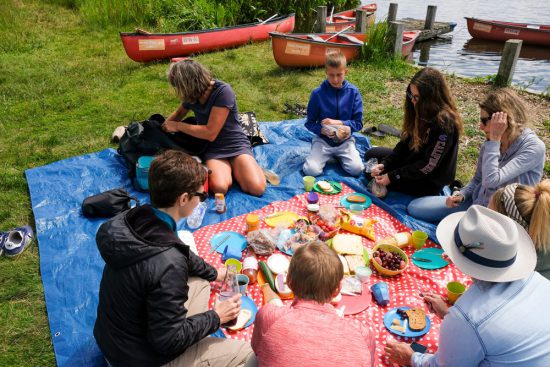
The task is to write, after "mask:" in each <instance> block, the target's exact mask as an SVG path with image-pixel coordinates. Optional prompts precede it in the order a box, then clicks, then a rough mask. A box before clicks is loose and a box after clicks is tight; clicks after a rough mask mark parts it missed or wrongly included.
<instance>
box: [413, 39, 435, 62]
mask: <svg viewBox="0 0 550 367" xmlns="http://www.w3.org/2000/svg"><path fill="white" fill-rule="evenodd" d="M419 45H420V57H419V58H418V65H420V66H428V61H429V60H430V47H431V46H432V45H430V43H429V42H422V43H420V44H419ZM411 54H412V52H411Z"/></svg>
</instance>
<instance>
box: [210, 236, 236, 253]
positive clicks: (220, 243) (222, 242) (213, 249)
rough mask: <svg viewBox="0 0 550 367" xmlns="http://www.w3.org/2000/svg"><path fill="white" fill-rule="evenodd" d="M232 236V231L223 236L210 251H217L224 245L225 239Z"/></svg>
mask: <svg viewBox="0 0 550 367" xmlns="http://www.w3.org/2000/svg"><path fill="white" fill-rule="evenodd" d="M230 236H231V233H228V234H226V235H225V237H223V238H222V240H221V241H220V242H219V243H218V244H217V245H216V246H214V247H213V248H211V249H210V251H209V252H208V253H209V254H211V253H212V252H214V251H217V250H218V249H219V248H220V246H221V245H223V244H224V243H225V241H227V240H228V239H229V237H230Z"/></svg>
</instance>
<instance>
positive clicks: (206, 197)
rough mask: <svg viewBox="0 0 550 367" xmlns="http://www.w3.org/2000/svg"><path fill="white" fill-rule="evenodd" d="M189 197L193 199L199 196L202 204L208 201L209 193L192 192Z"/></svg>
mask: <svg viewBox="0 0 550 367" xmlns="http://www.w3.org/2000/svg"><path fill="white" fill-rule="evenodd" d="M189 196H191V197H193V196H198V198H199V200H200V201H201V202H203V201H205V200H206V199H208V193H207V192H192V193H190V194H189Z"/></svg>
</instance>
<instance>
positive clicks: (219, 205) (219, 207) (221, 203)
mask: <svg viewBox="0 0 550 367" xmlns="http://www.w3.org/2000/svg"><path fill="white" fill-rule="evenodd" d="M214 199H215V201H216V212H217V213H219V214H223V213H225V210H226V207H225V195H224V194H221V193H217V194H215V195H214Z"/></svg>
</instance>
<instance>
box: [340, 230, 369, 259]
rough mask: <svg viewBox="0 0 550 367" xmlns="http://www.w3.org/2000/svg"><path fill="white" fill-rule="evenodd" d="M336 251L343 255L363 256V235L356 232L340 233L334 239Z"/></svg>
mask: <svg viewBox="0 0 550 367" xmlns="http://www.w3.org/2000/svg"><path fill="white" fill-rule="evenodd" d="M332 247H333V248H334V251H336V252H337V253H339V254H342V255H360V256H363V243H362V241H361V237H360V236H357V235H355V234H342V233H339V234H337V235H336V236H334V238H333V239H332Z"/></svg>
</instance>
